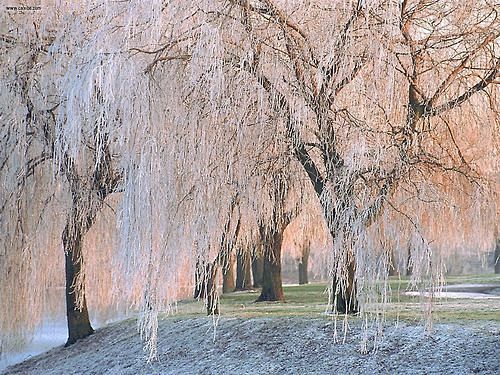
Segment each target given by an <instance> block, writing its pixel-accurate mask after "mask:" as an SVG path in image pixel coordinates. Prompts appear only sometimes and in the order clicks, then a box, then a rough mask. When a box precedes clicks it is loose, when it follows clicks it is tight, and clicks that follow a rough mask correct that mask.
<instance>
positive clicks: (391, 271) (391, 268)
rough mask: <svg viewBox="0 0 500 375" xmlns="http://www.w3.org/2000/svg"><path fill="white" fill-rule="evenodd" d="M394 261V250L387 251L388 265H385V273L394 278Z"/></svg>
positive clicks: (395, 272)
mask: <svg viewBox="0 0 500 375" xmlns="http://www.w3.org/2000/svg"><path fill="white" fill-rule="evenodd" d="M394 262H395V260H394V249H391V250H389V264H387V268H388V269H387V272H388V274H389V276H396V275H397V274H398V271H397V269H396V266H395V263H394Z"/></svg>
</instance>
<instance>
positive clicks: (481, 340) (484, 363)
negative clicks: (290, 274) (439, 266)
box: [4, 317, 500, 375]
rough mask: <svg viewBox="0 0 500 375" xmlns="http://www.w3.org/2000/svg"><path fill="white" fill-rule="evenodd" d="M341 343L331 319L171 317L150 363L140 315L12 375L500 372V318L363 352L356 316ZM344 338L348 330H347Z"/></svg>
mask: <svg viewBox="0 0 500 375" xmlns="http://www.w3.org/2000/svg"><path fill="white" fill-rule="evenodd" d="M349 324H350V331H349V334H348V336H347V339H346V341H345V342H344V343H342V342H337V343H335V340H334V336H335V332H334V331H335V330H334V323H333V322H332V320H331V319H328V318H323V319H320V318H315V319H311V318H297V317H294V318H251V319H243V318H221V319H220V322H219V325H218V326H217V328H216V335H215V336H216V338H215V341H214V340H213V337H214V331H213V329H214V327H213V323H212V319H211V318H193V319H179V318H175V317H174V318H165V319H163V320H162V321H161V322H160V325H159V341H158V356H159V358H158V361H155V362H152V363H149V364H148V363H146V360H145V353H144V351H143V349H142V344H141V342H140V340H139V337H138V335H137V332H136V325H135V321H134V320H132V319H129V320H126V321H124V322H121V323H117V324H113V325H111V326H108V327H105V328H102V329H100V330H97V331H96V333H95V334H94V335H92V336H90V337H89V338H87V339H85V340H82V341H81V342H79V343H77V344H75V345H73V346H71V347H69V348H63V347H58V348H54V349H52V350H50V351H49V352H47V353H45V354H42V355H40V356H37V357H34V358H31V359H29V360H28V361H26V362H23V363H21V364H18V365H15V366H12V367H10V368H8V369H6V371H5V372H4V374H109V375H115V374H133V375H136V374H231V373H232V374H498V369H499V368H500V324H499V323H496V322H483V323H477V322H476V323H474V325H473V326H470V327H467V326H463V325H458V324H437V325H436V326H435V332H434V333H433V334H432V335H428V334H426V333H425V332H424V329H423V328H422V327H421V326H414V325H408V324H403V323H399V325H398V326H391V327H388V328H387V329H386V330H385V332H384V334H383V337H381V338H379V339H378V340H377V345H376V348H374V343H375V342H374V341H373V337H372V339H371V340H370V341H369V349H370V351H369V352H368V353H363V352H362V351H360V342H361V339H362V337H363V330H362V328H361V322H360V321H359V320H357V319H354V320H352V321H350V323H349ZM340 337H342V334H341V333H340Z"/></svg>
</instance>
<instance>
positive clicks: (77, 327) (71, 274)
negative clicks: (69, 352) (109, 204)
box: [62, 215, 94, 346]
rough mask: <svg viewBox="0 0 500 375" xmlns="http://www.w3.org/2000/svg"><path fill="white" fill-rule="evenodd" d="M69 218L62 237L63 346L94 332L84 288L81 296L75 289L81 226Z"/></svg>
mask: <svg viewBox="0 0 500 375" xmlns="http://www.w3.org/2000/svg"><path fill="white" fill-rule="evenodd" d="M75 216H76V215H75ZM69 220H70V221H71V222H69V223H67V224H66V228H65V229H64V232H63V237H62V240H63V246H64V258H65V269H66V316H67V323H68V341H67V342H66V345H65V346H69V345H71V344H74V343H75V342H76V341H77V340H80V339H83V338H85V337H87V336H89V335H91V334H92V333H94V329H93V328H92V326H91V325H90V319H89V312H88V309H87V300H86V297H85V290H84V289H82V290H81V291H80V293H82V295H81V296H79V295H78V293H79V291H78V290H75V286H76V285H77V279H78V278H79V277H80V273H81V271H82V265H83V258H82V242H83V234H82V232H81V228H78V226H79V225H78V224H77V223H75V222H74V218H70V219H69ZM82 285H83V282H82ZM79 299H81V300H82V304H81V309H80V308H79V307H78V303H77V301H78V300H79Z"/></svg>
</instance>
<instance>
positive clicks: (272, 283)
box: [256, 228, 285, 302]
mask: <svg viewBox="0 0 500 375" xmlns="http://www.w3.org/2000/svg"><path fill="white" fill-rule="evenodd" d="M283 231H284V228H283V230H276V229H274V230H273V232H272V234H270V235H269V241H268V242H265V243H264V273H263V277H262V292H261V293H260V296H259V298H257V301H256V302H262V301H284V300H285V295H284V293H283V285H282V282H281V244H282V242H283Z"/></svg>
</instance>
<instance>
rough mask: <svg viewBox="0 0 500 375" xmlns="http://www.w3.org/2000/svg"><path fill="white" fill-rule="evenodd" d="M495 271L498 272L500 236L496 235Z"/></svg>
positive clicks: (499, 265)
mask: <svg viewBox="0 0 500 375" xmlns="http://www.w3.org/2000/svg"><path fill="white" fill-rule="evenodd" d="M495 273H500V237H497V241H496V245H495Z"/></svg>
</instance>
